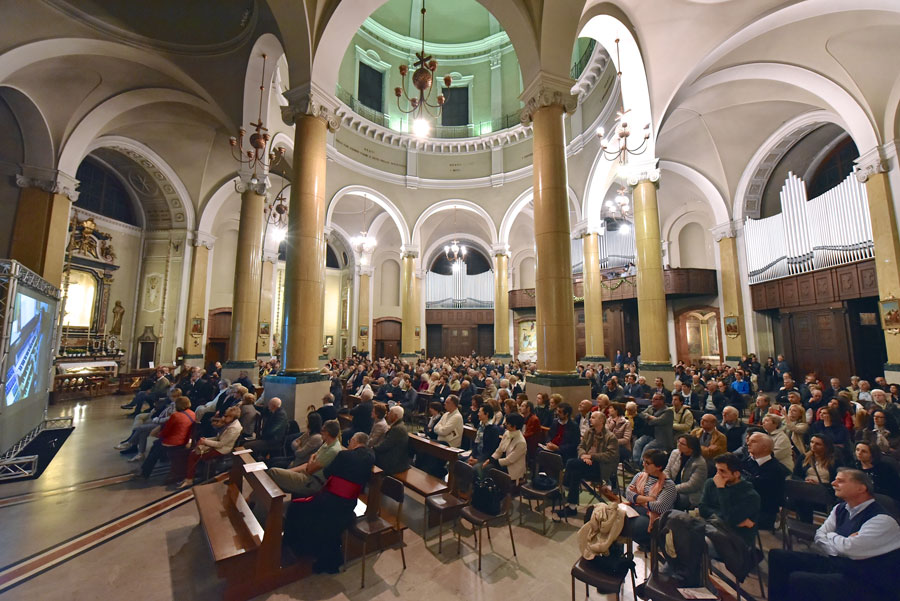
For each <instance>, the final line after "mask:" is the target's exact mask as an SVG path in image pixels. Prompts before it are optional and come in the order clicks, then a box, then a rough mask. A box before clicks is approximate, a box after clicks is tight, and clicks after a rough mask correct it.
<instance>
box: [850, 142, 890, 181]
mask: <svg viewBox="0 0 900 601" xmlns="http://www.w3.org/2000/svg"><path fill="white" fill-rule="evenodd" d="M854 162H855V163H856V168H855V169H854V170H853V173H854V175H856V179H857V180H858V181H859V182H860V183H863V184H864V183H866V182H867V181H869V178H870V177H872V176H873V175H875V174H876V173H887V172H888V171H889V170H890V164H889V163H888V161H887V160H885V156H884V151H883V149H882V148H881V147H876V148H873V149H872V150H870V151H869V152H867V153H865V154H863V155H860V157H859V158H858V159H856V161H854Z"/></svg>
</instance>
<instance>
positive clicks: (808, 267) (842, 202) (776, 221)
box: [744, 173, 874, 284]
mask: <svg viewBox="0 0 900 601" xmlns="http://www.w3.org/2000/svg"><path fill="white" fill-rule="evenodd" d="M744 244H745V248H746V251H747V262H748V266H749V275H750V283H751V284H757V283H759V282H765V281H768V280H774V279H777V278H782V277H786V276H790V275H796V274H798V273H806V272H809V271H815V270H817V269H826V268H828V267H834V266H836V265H846V264H848V263H855V262H857V261H862V260H865V259H870V258H872V257H873V256H874V251H873V245H874V242H873V238H872V222H871V220H870V217H869V204H868V197H867V196H866V188H865V186H864V185H863V184H862V183H860V182H859V181H858V180H857V179H856V177H855V176H854V175H853V174H850V175H849V176H847V178H846V179H845V180H844V181H843V182H841V183H840V185H838V186H836V187H834V188H832V189H831V190H829V191H827V192H825V194H822V195H821V196H818V197H816V198H813V199H812V200H807V199H806V185H805V184H804V182H803V180H802V179H800V178H799V177H797V176H796V175H794V174H793V173H788V177H787V179H786V180H785V183H784V187H783V188H782V189H781V213H779V214H778V215H773V216H771V217H766V218H765V219H747V221H746V222H745V223H744Z"/></svg>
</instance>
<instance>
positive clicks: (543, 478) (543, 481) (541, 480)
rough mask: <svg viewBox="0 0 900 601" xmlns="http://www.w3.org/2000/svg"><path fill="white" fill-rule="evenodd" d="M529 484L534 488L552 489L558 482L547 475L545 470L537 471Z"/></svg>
mask: <svg viewBox="0 0 900 601" xmlns="http://www.w3.org/2000/svg"><path fill="white" fill-rule="evenodd" d="M531 486H532V487H534V489H535V490H553V489H554V488H557V487H558V486H559V482H557V481H556V478H551V477H550V476H548V475H547V472H538V473H536V474H535V475H534V478H532V479H531Z"/></svg>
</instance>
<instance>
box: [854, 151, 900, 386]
mask: <svg viewBox="0 0 900 601" xmlns="http://www.w3.org/2000/svg"><path fill="white" fill-rule="evenodd" d="M895 160H896V159H895ZM856 162H857V167H856V178H857V179H858V180H859V181H860V182H863V183H865V184H866V196H867V197H868V200H869V216H870V218H871V220H872V239H873V241H874V243H875V248H874V250H875V273H876V275H877V277H878V297H879V299H881V300H882V301H884V300H889V299H890V300H893V299H898V298H900V235H898V231H897V214H896V211H895V209H894V199H893V196H892V193H891V185H890V182H889V180H888V170H889V169H890V168H891V164H890V163H889V162H888V161H886V160H884V156H883V154H882V150H881V149H880V148H876V149H874V150H872V151H869V152H867V153H865V154H864V155H862V156H861V157H860V158H859V159H857V161H856ZM884 342H885V346H886V347H887V363H885V365H884V375H885V378H886V379H887V381H888V382H896V381H898V379H900V332H898V331H896V330H895V331H891V330H885V333H884Z"/></svg>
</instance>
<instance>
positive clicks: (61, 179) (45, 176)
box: [16, 164, 79, 202]
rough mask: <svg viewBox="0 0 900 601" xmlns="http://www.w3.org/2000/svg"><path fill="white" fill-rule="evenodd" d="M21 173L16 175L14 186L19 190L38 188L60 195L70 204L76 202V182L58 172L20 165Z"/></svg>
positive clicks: (72, 178)
mask: <svg viewBox="0 0 900 601" xmlns="http://www.w3.org/2000/svg"><path fill="white" fill-rule="evenodd" d="M19 168H20V169H21V171H22V172H21V173H17V174H16V185H17V186H18V187H20V188H39V189H41V190H43V191H45V192H50V193H51V194H62V195H63V196H65V197H66V198H68V199H69V200H71V201H72V202H75V201H77V200H78V194H79V192H78V184H79V182H78V180H77V179H75V178H74V177H72V176H71V175H68V174H66V173H63V172H62V171H58V170H56V169H47V168H45V167H33V166H31V165H25V164H20V165H19Z"/></svg>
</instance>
